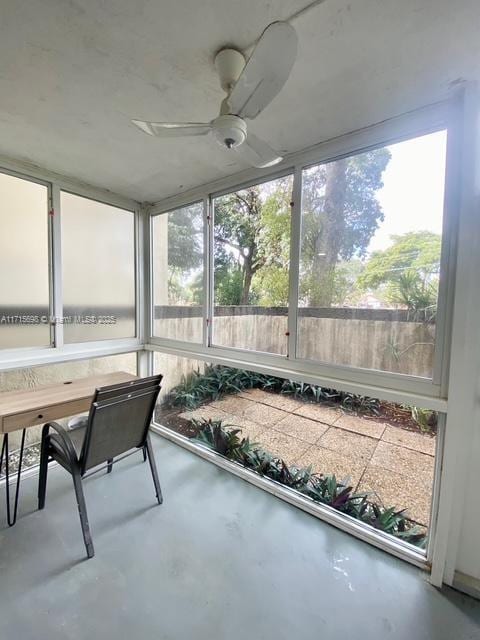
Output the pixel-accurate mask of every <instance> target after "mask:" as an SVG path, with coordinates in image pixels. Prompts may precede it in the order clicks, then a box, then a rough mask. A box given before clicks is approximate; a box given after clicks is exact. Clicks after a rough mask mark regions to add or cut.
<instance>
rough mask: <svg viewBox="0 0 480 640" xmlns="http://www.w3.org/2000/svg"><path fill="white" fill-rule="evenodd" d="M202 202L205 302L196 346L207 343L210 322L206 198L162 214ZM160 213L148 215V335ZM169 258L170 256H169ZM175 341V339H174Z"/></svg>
mask: <svg viewBox="0 0 480 640" xmlns="http://www.w3.org/2000/svg"><path fill="white" fill-rule="evenodd" d="M199 204H201V205H202V206H203V214H202V217H203V265H202V269H203V272H202V280H203V296H202V297H203V303H202V305H201V307H202V318H203V323H202V341H201V342H191V343H189V344H192V345H195V346H199V347H201V346H202V345H204V344H205V342H206V340H207V339H208V338H207V333H208V323H207V322H206V321H205V318H206V317H208V309H209V304H210V303H209V296H208V292H209V286H208V284H209V273H208V264H209V262H208V245H209V234H208V231H209V228H208V227H209V225H208V221H209V218H208V210H207V207H206V204H205V200H204V199H203V198H199V199H198V200H195V201H194V202H188V203H187V204H185V205H183V206H182V207H176V208H175V209H168V210H167V211H163V212H162V215H165V216H168V215H169V214H170V213H175V212H176V211H178V210H179V209H186V208H188V207H193V206H195V205H199ZM158 215H160V214H158ZM158 215H150V216H149V217H148V220H149V222H148V233H149V237H148V239H147V242H146V244H147V245H148V254H149V255H150V256H151V258H150V264H149V265H148V267H147V271H148V274H149V276H148V281H149V283H150V295H149V299H150V301H151V302H150V304H148V303H147V306H146V314H145V315H146V317H147V318H148V327H149V331H147V333H146V335H153V331H154V327H155V274H154V269H153V262H154V256H155V247H154V240H155V238H154V234H153V224H154V220H155V218H156V217H158ZM167 258H168V257H167ZM160 339H161V340H169V341H170V340H171V338H160ZM172 341H173V340H172ZM174 342H178V341H176V340H175V341H174Z"/></svg>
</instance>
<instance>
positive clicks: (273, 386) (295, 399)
mask: <svg viewBox="0 0 480 640" xmlns="http://www.w3.org/2000/svg"><path fill="white" fill-rule="evenodd" d="M154 370H155V372H156V373H163V374H164V376H165V380H166V381H167V382H166V384H167V388H166V390H165V392H164V393H162V395H161V396H160V398H159V402H158V405H157V407H156V412H155V421H156V423H157V424H159V425H161V426H163V427H166V428H168V429H170V430H171V431H173V432H175V433H177V434H179V435H181V436H184V437H186V438H188V439H189V440H190V441H191V442H193V443H194V444H197V445H203V446H207V447H209V448H210V449H213V450H214V451H216V452H217V453H220V454H222V455H224V456H226V457H227V458H229V459H230V460H235V462H236V463H237V464H238V463H240V464H241V465H243V466H244V467H245V468H247V469H249V470H250V471H253V472H257V473H260V474H261V476H262V477H263V478H270V479H274V480H277V482H280V483H281V484H282V483H283V484H286V485H287V486H288V487H290V488H293V489H296V490H297V491H299V492H300V493H301V494H302V495H303V496H304V497H305V496H306V497H308V498H310V499H311V500H313V503H315V502H317V503H320V504H323V505H329V506H330V507H333V508H337V509H339V510H340V511H341V512H342V513H344V514H348V515H350V516H352V517H354V518H358V519H359V520H360V521H361V522H362V523H363V524H370V525H373V526H374V527H375V528H376V529H377V530H380V531H382V530H383V531H384V532H386V533H389V534H391V535H393V536H396V537H397V539H400V540H404V541H407V542H410V543H411V544H414V545H417V546H419V547H420V548H421V549H424V548H425V546H426V544H427V539H428V528H429V526H430V520H431V502H432V489H433V481H434V467H435V453H436V439H437V432H438V430H439V428H441V427H439V420H438V415H437V414H436V413H435V412H434V411H428V410H424V409H421V408H419V407H409V406H407V405H402V406H400V405H398V404H395V403H393V402H386V401H382V400H378V399H376V398H371V397H362V396H358V395H353V394H351V393H343V392H341V391H336V390H335V389H331V388H328V389H325V388H323V387H320V386H316V385H312V384H302V383H301V382H296V381H294V380H285V379H283V378H279V377H274V376H272V375H262V374H259V373H253V372H249V371H248V370H245V369H242V370H238V369H236V368H233V367H226V366H219V365H212V364H207V363H203V362H198V361H195V360H190V359H187V358H182V357H178V356H173V355H168V354H163V353H155V360H154ZM440 424H441V423H440ZM234 430H235V432H236V437H235V435H233V436H232V434H231V432H232V431H234ZM229 434H230V435H229ZM247 438H248V441H245V440H244V439H247ZM227 441H228V446H225V442H227ZM265 452H268V454H270V455H265ZM286 468H292V469H293V468H295V469H297V470H298V469H302V470H303V471H302V472H301V473H297V474H296V475H295V474H294V475H295V477H296V478H297V480H298V481H297V482H296V483H295V482H293V483H292V482H291V481H292V477H291V476H289V475H288V473H285V472H284V470H285V469H286ZM312 473H313V474H314V475H313V476H312ZM328 485H329V486H330V487H336V494H333V495H332V493H330V492H331V491H332V489H331V488H330V489H329V490H328V491H325V489H326V488H327V486H328ZM333 491H335V489H334V490H333ZM340 494H341V495H342V496H344V497H345V496H350V497H351V498H352V497H353V496H356V497H355V499H353V498H352V499H349V500H347V501H342V500H339V501H337V500H336V499H335V497H337V498H338V495H340ZM389 508H393V509H394V511H395V512H396V513H395V515H394V516H393V517H388V518H387V517H379V513H382V514H384V513H385V512H386V510H388V509H389Z"/></svg>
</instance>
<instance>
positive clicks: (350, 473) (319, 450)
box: [297, 445, 365, 488]
mask: <svg viewBox="0 0 480 640" xmlns="http://www.w3.org/2000/svg"><path fill="white" fill-rule="evenodd" d="M297 465H298V466H299V467H309V466H311V467H312V470H313V471H314V472H315V473H323V474H324V475H330V474H335V476H336V478H337V480H344V479H346V478H349V484H350V485H351V486H352V487H353V488H355V486H356V485H357V484H358V481H359V480H360V477H361V475H362V473H363V471H364V469H365V465H364V464H363V463H362V462H353V461H352V460H351V459H350V458H347V457H345V456H342V455H341V454H340V453H337V452H336V451H331V450H330V449H324V448H323V447H319V446H316V445H314V446H313V447H310V449H308V451H306V452H305V453H304V454H303V455H302V456H301V457H300V458H298V460H297Z"/></svg>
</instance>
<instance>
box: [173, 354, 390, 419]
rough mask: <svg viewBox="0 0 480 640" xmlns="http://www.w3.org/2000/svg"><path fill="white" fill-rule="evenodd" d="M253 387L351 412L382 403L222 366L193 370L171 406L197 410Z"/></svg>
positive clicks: (375, 409)
mask: <svg viewBox="0 0 480 640" xmlns="http://www.w3.org/2000/svg"><path fill="white" fill-rule="evenodd" d="M253 388H257V389H263V390H265V391H275V392H277V393H284V394H289V395H292V396H294V397H295V398H298V399H301V400H304V401H306V402H328V403H332V404H333V403H335V404H339V405H340V406H342V407H343V408H344V409H346V410H347V411H356V412H362V413H369V414H377V413H378V406H379V402H378V400H377V399H375V398H369V397H368V396H359V395H356V394H353V393H348V392H346V391H336V390H335V389H327V388H325V387H320V386H318V385H315V384H309V383H305V382H296V381H294V380H284V379H283V378H278V377H276V376H269V375H265V374H262V373H255V372H254V371H246V370H244V369H235V368H232V367H223V366H220V365H218V366H209V367H207V368H206V369H205V372H204V373H200V372H199V371H193V372H192V373H191V374H189V375H188V376H186V377H183V378H182V381H181V382H180V384H179V385H177V386H176V387H174V388H173V389H172V390H171V392H170V395H169V397H168V399H167V403H168V404H169V405H170V406H175V407H184V408H187V409H195V408H196V407H198V406H199V405H201V404H202V403H204V402H209V401H212V400H217V399H218V398H219V397H220V396H221V395H223V394H226V393H239V392H240V391H243V390H244V389H253Z"/></svg>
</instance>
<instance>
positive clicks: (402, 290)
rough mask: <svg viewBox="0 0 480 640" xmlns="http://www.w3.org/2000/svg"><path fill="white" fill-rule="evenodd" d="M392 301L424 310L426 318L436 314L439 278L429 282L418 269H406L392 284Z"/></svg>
mask: <svg viewBox="0 0 480 640" xmlns="http://www.w3.org/2000/svg"><path fill="white" fill-rule="evenodd" d="M388 297H389V299H390V302H393V303H396V304H400V305H402V306H405V307H407V309H410V310H411V311H415V312H417V313H418V312H423V313H424V317H425V319H426V320H429V319H431V318H433V317H434V316H435V313H436V307H437V297H438V280H435V281H433V282H429V281H428V280H426V279H422V276H421V275H420V274H419V273H418V272H416V271H411V270H408V271H405V272H404V273H402V275H400V276H399V277H398V280H397V281H396V282H392V283H391V285H390V292H389V295H388Z"/></svg>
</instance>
